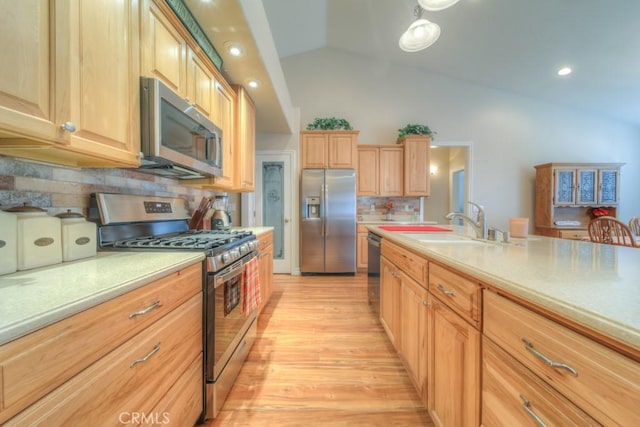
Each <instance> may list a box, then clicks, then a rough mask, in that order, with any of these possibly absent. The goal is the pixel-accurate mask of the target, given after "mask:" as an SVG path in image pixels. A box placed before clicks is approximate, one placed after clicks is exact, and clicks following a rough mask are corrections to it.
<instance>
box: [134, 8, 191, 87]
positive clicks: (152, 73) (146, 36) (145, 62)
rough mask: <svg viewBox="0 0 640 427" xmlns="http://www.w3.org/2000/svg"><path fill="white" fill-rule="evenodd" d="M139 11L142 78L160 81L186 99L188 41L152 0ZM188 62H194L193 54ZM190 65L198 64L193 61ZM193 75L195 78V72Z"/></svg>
mask: <svg viewBox="0 0 640 427" xmlns="http://www.w3.org/2000/svg"><path fill="white" fill-rule="evenodd" d="M140 9H141V11H142V20H141V22H142V31H141V44H142V46H141V47H142V49H141V58H142V64H141V65H142V75H143V76H145V77H155V78H157V79H159V80H161V81H162V82H163V83H164V84H165V85H167V86H168V87H170V88H171V89H172V90H173V91H174V92H175V93H177V94H178V95H180V96H181V97H183V98H187V97H188V93H187V68H188V67H187V50H188V49H189V48H188V46H187V42H186V40H185V38H184V37H182V35H181V34H180V32H179V31H178V30H177V29H176V27H175V26H174V25H173V24H172V23H171V21H170V20H169V18H167V16H166V15H165V14H164V13H163V12H162V11H161V10H159V8H158V6H157V5H156V4H155V3H154V2H153V1H152V0H143V1H142V6H141V8H140ZM189 60H190V61H192V60H193V56H192V55H191V54H189ZM189 65H191V66H194V65H195V64H193V62H191V63H190V64H189ZM193 71H195V70H193ZM190 74H191V76H193V74H194V72H192V73H190Z"/></svg>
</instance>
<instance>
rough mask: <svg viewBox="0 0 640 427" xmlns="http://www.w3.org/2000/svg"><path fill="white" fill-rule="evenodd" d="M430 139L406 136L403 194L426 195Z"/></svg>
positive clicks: (429, 171)
mask: <svg viewBox="0 0 640 427" xmlns="http://www.w3.org/2000/svg"><path fill="white" fill-rule="evenodd" d="M430 142H431V139H430V138H428V137H420V138H418V139H412V138H410V137H407V138H406V139H405V142H404V160H405V161H404V195H405V196H428V195H429V190H430V185H429V184H430V181H429V179H430V173H431V167H430V160H429V150H430V146H431V144H430Z"/></svg>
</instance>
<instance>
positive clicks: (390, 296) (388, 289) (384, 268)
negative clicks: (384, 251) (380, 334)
mask: <svg viewBox="0 0 640 427" xmlns="http://www.w3.org/2000/svg"><path fill="white" fill-rule="evenodd" d="M380 322H381V323H382V327H383V328H384V330H385V332H386V333H387V336H388V337H389V340H390V341H391V344H393V346H394V347H395V348H396V350H397V349H398V348H399V346H400V334H399V331H400V277H399V276H398V274H397V272H396V266H394V265H393V264H392V263H391V262H390V261H389V260H388V259H387V258H385V257H384V256H382V257H381V258H380Z"/></svg>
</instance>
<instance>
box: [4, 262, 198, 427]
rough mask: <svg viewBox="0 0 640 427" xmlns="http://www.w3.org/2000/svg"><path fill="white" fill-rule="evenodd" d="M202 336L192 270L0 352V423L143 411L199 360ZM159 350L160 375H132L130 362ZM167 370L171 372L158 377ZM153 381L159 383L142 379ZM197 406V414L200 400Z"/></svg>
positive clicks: (76, 419)
mask: <svg viewBox="0 0 640 427" xmlns="http://www.w3.org/2000/svg"><path fill="white" fill-rule="evenodd" d="M142 311H144V313H142ZM136 312H138V314H134V313H136ZM175 313H179V314H175ZM105 325H108V327H105ZM169 325H171V326H169ZM174 330H180V331H182V332H180V334H175V333H174V332H172V331H174ZM161 331H164V332H162V333H161ZM201 334H202V267H201V264H200V263H198V264H195V265H192V266H190V267H187V268H185V269H183V270H181V271H178V272H176V273H173V274H171V275H168V276H166V277H164V278H162V279H159V280H157V281H155V282H153V283H151V284H149V285H146V286H143V287H141V288H138V289H136V290H134V291H131V292H129V293H127V294H125V295H122V296H120V297H117V298H115V299H113V300H110V301H107V302H104V303H102V304H100V305H97V306H95V307H93V308H90V309H87V310H85V311H83V312H80V313H78V314H76V315H74V316H71V317H68V318H66V319H63V320H61V321H59V322H57V323H54V324H52V325H50V326H47V327H45V328H43V329H40V330H38V331H35V332H33V333H31V334H28V335H26V336H24V337H22V338H19V339H17V340H14V341H11V342H9V343H7V344H5V345H3V346H0V372H2V383H1V387H2V390H1V393H0V395H2V396H3V406H2V408H1V409H0V423H4V422H5V421H7V420H9V419H11V420H10V421H9V422H10V423H13V424H15V425H34V424H33V423H36V421H35V420H37V419H39V417H40V416H41V414H48V413H50V412H51V411H54V412H56V414H57V415H56V416H53V418H51V419H56V420H59V421H58V422H60V423H64V422H65V421H64V420H69V419H73V420H74V422H79V420H80V419H81V418H82V417H88V416H91V417H95V416H97V412H95V413H94V412H93V410H94V409H95V411H99V412H100V413H102V414H104V415H105V418H103V419H107V416H108V414H109V412H110V411H112V410H114V411H115V410H116V409H117V410H118V411H120V410H122V411H127V410H139V409H140V408H143V407H144V409H145V410H147V411H148V410H150V409H152V408H153V407H154V406H155V405H156V404H157V403H158V402H159V401H160V399H161V398H163V396H164V395H165V393H166V392H167V391H168V390H169V389H170V388H171V387H172V386H173V384H174V383H175V382H176V381H178V379H179V377H180V376H181V375H182V374H183V373H184V372H186V370H187V367H188V366H189V364H190V363H191V362H192V361H193V360H195V359H196V358H198V357H202V335H201ZM158 342H160V343H161V344H160V349H159V350H156V353H157V354H154V355H153V357H154V358H155V356H158V357H157V358H156V359H157V360H160V361H161V363H160V365H161V366H162V368H158V370H157V371H155V369H153V370H151V372H148V371H145V373H142V374H140V373H135V372H137V371H130V368H129V365H130V364H131V363H132V362H133V360H134V359H136V358H140V357H143V356H145V355H146V354H149V353H150V352H151V351H152V350H155V345H156V344H157V343H158ZM151 359H152V357H150V358H149V360H151ZM173 359H175V360H173ZM154 363H155V362H154ZM125 365H126V369H123V367H124V366H125ZM165 365H166V366H167V367H168V368H169V369H170V370H171V372H165V371H164V369H165V368H164V366H165ZM34 366H37V367H38V369H34ZM155 366H158V365H155ZM145 369H147V368H145ZM201 372H202V370H201V366H200V373H201ZM156 374H157V375H156ZM122 375H124V376H122ZM129 375H133V376H129ZM158 375H159V376H160V377H162V378H154V379H153V380H149V381H148V382H147V381H146V379H145V378H147V377H149V378H151V377H155V376H158ZM201 381H202V377H200V383H201ZM200 390H202V388H201V387H200ZM96 393H98V394H99V396H97V395H96ZM103 393H113V395H111V396H112V398H109V399H105V394H103ZM69 396H72V398H69ZM198 399H199V407H200V409H202V394H200V395H199V398H198ZM118 402H119V403H118ZM112 403H113V404H114V405H121V406H120V407H118V408H116V407H115V406H111V405H112ZM96 405H97V406H96ZM122 405H124V406H122ZM127 405H131V406H129V407H128V408H127ZM92 408H93V409H92ZM136 408H137V409H136ZM87 411H88V412H87ZM18 413H20V414H19V415H18V417H17V418H11V417H14V416H15V415H16V414H18ZM114 414H116V415H115V416H117V412H112V413H111V414H110V416H112V417H113V416H114ZM42 416H45V415H42ZM69 417H70V418H69ZM196 418H197V417H196ZM93 419H94V420H95V418H93ZM194 421H195V419H193V420H191V422H194ZM8 425H11V424H8Z"/></svg>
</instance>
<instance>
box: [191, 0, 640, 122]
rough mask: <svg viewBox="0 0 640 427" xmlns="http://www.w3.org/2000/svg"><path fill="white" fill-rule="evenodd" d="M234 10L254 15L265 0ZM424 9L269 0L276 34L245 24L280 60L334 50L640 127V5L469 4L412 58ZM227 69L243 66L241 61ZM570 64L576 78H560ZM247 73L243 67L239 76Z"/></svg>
mask: <svg viewBox="0 0 640 427" xmlns="http://www.w3.org/2000/svg"><path fill="white" fill-rule="evenodd" d="M189 1H190V2H196V1H199V0H189ZM215 2H220V3H221V4H224V3H229V0H215ZM215 2H214V3H215ZM232 3H239V4H240V5H241V7H242V8H243V10H244V14H245V15H251V13H248V12H250V9H251V8H252V7H253V5H255V4H256V3H257V0H234V1H232ZM416 4H417V2H416V1H415V0H262V5H263V9H262V8H258V12H260V13H262V15H264V16H266V20H265V21H266V22H264V25H266V26H268V28H269V30H270V32H269V31H268V30H267V32H262V33H257V32H256V28H255V26H256V25H255V22H251V20H252V19H251V17H250V16H249V17H248V19H247V21H248V22H245V24H246V25H248V26H249V27H253V31H252V32H251V33H252V35H253V38H254V42H255V43H256V44H263V45H264V43H265V42H267V44H269V45H270V46H273V45H274V43H275V50H274V52H272V54H273V55H276V56H277V57H278V58H279V59H282V58H287V57H289V56H292V55H300V54H304V53H305V52H309V51H312V50H315V49H319V48H323V47H331V48H335V49H340V50H343V51H346V52H352V53H354V54H358V55H366V56H369V57H372V58H376V59H379V60H380V61H385V62H389V61H391V62H393V63H397V64H403V65H406V66H408V67H416V68H420V69H424V70H425V72H426V73H425V76H426V77H425V78H428V77H427V76H428V73H437V74H441V75H447V76H450V77H452V78H455V79H460V80H464V81H467V82H473V83H476V84H479V85H483V86H488V87H492V88H496V89H499V90H505V91H509V92H513V93H516V94H519V95H523V96H528V97H532V98H537V99H542V100H546V101H550V102H553V103H557V104H561V105H565V106H568V107H571V108H576V109H580V110H584V111H588V112H592V113H596V114H599V115H603V116H606V117H610V118H613V119H616V120H621V121H625V122H629V123H633V124H636V125H638V126H640V30H639V29H640V1H638V0H535V1H533V0H460V1H459V2H458V3H457V4H455V5H454V6H452V7H451V8H449V9H446V10H443V11H439V12H425V13H424V16H423V17H424V18H426V19H428V20H430V21H433V22H435V23H437V24H438V25H439V26H440V27H441V31H442V33H441V35H440V38H439V40H438V41H437V42H436V43H435V44H433V45H432V46H430V47H429V48H427V49H425V50H422V51H419V52H415V53H407V52H403V51H402V50H400V49H399V47H398V39H399V37H400V35H401V34H402V33H403V32H404V31H405V30H406V29H407V27H408V26H409V24H411V22H413V20H415V16H414V7H415V6H416ZM234 31H238V28H236V29H235V30H234ZM222 32H224V31H222ZM271 35H272V39H271V40H266V41H265V40H264V39H265V38H270V37H271ZM231 36H232V32H231V33H229V32H227V34H224V35H223V34H222V33H221V30H220V28H218V35H217V37H218V43H216V41H214V44H215V45H216V47H218V49H219V50H220V49H221V47H219V44H220V43H223V41H222V40H223V39H228V38H230V37H231ZM272 40H273V41H272ZM259 50H264V49H259ZM267 50H269V48H267ZM270 53H271V52H266V54H267V55H265V52H261V56H262V60H263V61H265V60H266V61H267V62H268V61H269V58H268V56H269V54H270ZM265 58H266V59H265ZM226 64H227V66H228V67H231V68H234V67H233V61H232V60H228V61H226ZM562 66H570V67H572V68H573V73H572V74H571V75H569V76H565V77H559V76H558V75H557V74H556V72H557V70H558V69H559V68H560V67H562ZM276 68H277V67H276ZM244 71H246V70H244V69H243V68H242V67H235V73H236V75H237V76H239V75H240V74H242V73H243V72H244ZM267 74H269V72H267ZM276 74H277V72H276ZM235 78H238V79H239V78H240V77H235ZM265 79H266V80H267V82H269V80H270V78H269V77H265ZM276 80H277V78H276ZM276 92H277V89H276ZM286 96H288V93H287V94H286ZM280 101H282V99H280Z"/></svg>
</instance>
